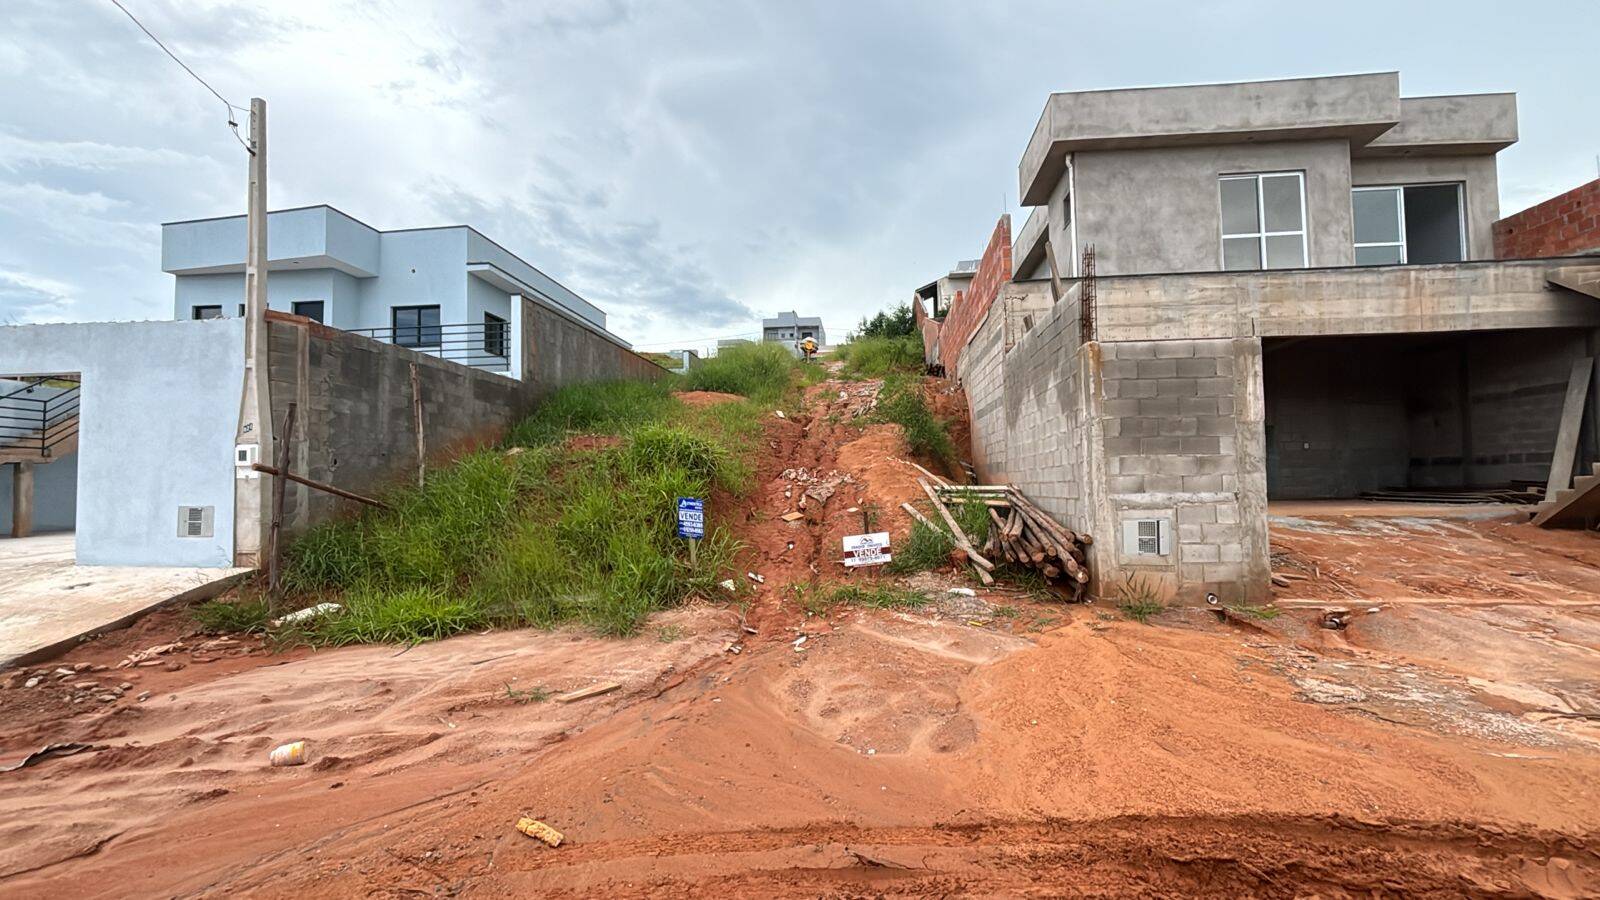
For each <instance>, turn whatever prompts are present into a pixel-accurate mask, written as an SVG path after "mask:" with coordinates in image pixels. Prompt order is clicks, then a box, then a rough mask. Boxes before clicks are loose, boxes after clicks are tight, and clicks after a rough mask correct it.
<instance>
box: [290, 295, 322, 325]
mask: <svg viewBox="0 0 1600 900" xmlns="http://www.w3.org/2000/svg"><path fill="white" fill-rule="evenodd" d="M313 304H314V305H315V306H316V307H317V314H316V315H314V316H311V315H306V314H305V313H303V312H301V311H300V307H302V306H311V305H313ZM289 311H290V312H291V313H293V314H295V315H297V316H302V317H304V318H307V319H310V320H311V321H313V322H318V323H324V324H325V323H326V322H327V321H328V320H327V314H328V301H326V300H296V301H294V302H293V303H291V304H289Z"/></svg>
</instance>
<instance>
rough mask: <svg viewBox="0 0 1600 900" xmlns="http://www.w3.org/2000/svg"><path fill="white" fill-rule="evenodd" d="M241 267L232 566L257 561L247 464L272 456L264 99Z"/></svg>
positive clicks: (263, 490)
mask: <svg viewBox="0 0 1600 900" xmlns="http://www.w3.org/2000/svg"><path fill="white" fill-rule="evenodd" d="M248 210H249V214H248V218H247V219H246V224H245V231H246V235H247V245H246V251H245V252H246V255H245V267H244V391H243V394H242V396H241V397H240V400H239V431H238V435H237V438H236V443H237V444H238V447H237V450H236V458H235V460H234V501H233V564H234V565H236V566H251V567H254V566H257V565H259V564H260V562H261V550H262V543H261V542H262V532H263V530H264V529H263V527H262V522H261V518H262V515H263V514H264V512H265V511H266V510H267V508H268V506H267V503H268V494H267V482H266V479H264V478H262V477H261V473H259V472H257V471H255V469H254V468H252V464H254V463H256V462H262V461H266V460H270V459H271V458H272V450H273V447H272V394H271V390H270V387H269V385H268V381H267V319H266V314H267V101H265V100H262V99H261V98H260V97H253V98H251V100H250V189H249V205H248Z"/></svg>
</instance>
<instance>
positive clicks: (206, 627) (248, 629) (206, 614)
mask: <svg viewBox="0 0 1600 900" xmlns="http://www.w3.org/2000/svg"><path fill="white" fill-rule="evenodd" d="M192 613H193V615H194V619H195V622H197V623H198V624H199V625H200V630H201V631H204V632H206V633H208V634H226V633H228V632H244V633H246V634H250V633H255V632H262V631H266V630H267V622H268V621H269V620H270V619H271V618H272V606H271V604H269V603H268V602H267V598H265V597H254V596H252V597H243V596H241V597H238V598H235V599H233V600H207V601H206V602H204V603H201V604H199V605H198V606H196V607H195V608H194V609H193V610H192Z"/></svg>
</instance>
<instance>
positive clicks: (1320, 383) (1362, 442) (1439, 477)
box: [1262, 329, 1600, 500]
mask: <svg viewBox="0 0 1600 900" xmlns="http://www.w3.org/2000/svg"><path fill="white" fill-rule="evenodd" d="M1587 340H1588V339H1587V334H1586V332H1585V331H1583V330H1579V329H1523V330H1516V331H1495V332H1472V333H1459V332H1458V333H1447V334H1413V335H1372V336H1355V337H1295V338H1267V339H1264V340H1263V341H1262V351H1263V366H1262V376H1263V387H1264V390H1265V395H1266V396H1265V400H1266V455H1267V460H1266V463H1267V495H1268V497H1269V498H1270V499H1274V500H1312V499H1348V498H1357V497H1361V496H1363V495H1368V494H1372V493H1384V492H1393V491H1405V490H1411V491H1423V492H1428V493H1434V492H1437V493H1446V492H1450V491H1465V490H1470V489H1502V488H1504V489H1509V490H1523V489H1527V488H1529V487H1531V486H1537V487H1539V488H1543V486H1544V484H1545V482H1546V480H1547V479H1548V477H1549V474H1550V463H1551V459H1552V458H1553V456H1554V449H1555V443H1556V434H1557V432H1558V430H1559V429H1560V427H1561V416H1562V407H1563V404H1564V401H1565V397H1566V391H1567V382H1568V380H1569V378H1570V377H1571V373H1572V368H1573V361H1574V360H1576V359H1581V358H1584V357H1586V356H1588V355H1590V351H1589V350H1588V344H1587ZM1589 377H1590V378H1592V377H1593V375H1592V374H1591V375H1590V376H1589ZM1594 401H1595V398H1594V395H1593V391H1591V393H1590V398H1589V404H1590V408H1593V404H1594ZM1594 418H1595V417H1594V416H1592V415H1590V416H1586V417H1585V421H1584V422H1583V431H1582V433H1581V437H1580V441H1579V445H1578V468H1577V469H1576V471H1579V472H1587V471H1589V466H1590V465H1591V464H1592V463H1593V462H1594V460H1595V459H1596V445H1597V443H1600V442H1597V440H1596V436H1595V434H1594V433H1593V432H1594V428H1595V422H1594Z"/></svg>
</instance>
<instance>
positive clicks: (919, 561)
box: [885, 522, 955, 575]
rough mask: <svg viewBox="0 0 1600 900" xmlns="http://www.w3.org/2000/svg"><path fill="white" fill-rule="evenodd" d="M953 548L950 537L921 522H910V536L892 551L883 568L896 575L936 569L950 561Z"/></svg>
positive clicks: (953, 544)
mask: <svg viewBox="0 0 1600 900" xmlns="http://www.w3.org/2000/svg"><path fill="white" fill-rule="evenodd" d="M954 548H955V542H954V541H953V540H951V538H950V535H948V534H946V533H944V532H943V531H940V530H939V529H937V528H929V527H928V526H926V525H924V524H922V523H921V522H912V523H911V536H910V537H908V538H907V539H906V542H905V544H903V545H902V546H901V547H900V549H898V550H896V551H894V554H893V555H894V558H893V559H891V560H890V561H889V564H888V566H886V567H885V568H886V570H887V571H889V572H890V573H892V574H896V575H909V574H911V573H912V572H926V571H928V570H929V569H937V568H939V567H940V566H943V565H944V564H945V563H947V562H949V561H950V551H951V550H953V549H954Z"/></svg>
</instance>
